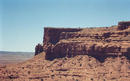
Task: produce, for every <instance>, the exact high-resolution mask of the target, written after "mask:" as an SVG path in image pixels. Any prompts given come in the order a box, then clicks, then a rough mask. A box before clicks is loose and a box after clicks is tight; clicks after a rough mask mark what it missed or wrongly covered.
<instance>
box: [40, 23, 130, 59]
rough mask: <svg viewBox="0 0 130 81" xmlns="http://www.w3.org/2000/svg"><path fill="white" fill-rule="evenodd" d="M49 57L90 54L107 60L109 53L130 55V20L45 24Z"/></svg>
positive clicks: (45, 45) (112, 54) (114, 55)
mask: <svg viewBox="0 0 130 81" xmlns="http://www.w3.org/2000/svg"><path fill="white" fill-rule="evenodd" d="M42 49H43V50H44V51H45V52H46V56H45V58H46V59H48V60H53V59H55V58H62V57H74V56H76V55H89V56H93V57H95V58H97V59H98V60H100V61H104V60H105V58H107V57H110V56H111V57H117V56H126V57H128V58H129V57H130V22H119V24H118V26H114V27H113V26H112V27H98V28H82V29H76V28H44V39H43V48H42Z"/></svg>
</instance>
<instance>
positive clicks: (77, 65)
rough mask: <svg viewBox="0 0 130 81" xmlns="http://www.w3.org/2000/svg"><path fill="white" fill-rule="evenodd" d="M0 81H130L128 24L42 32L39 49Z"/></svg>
mask: <svg viewBox="0 0 130 81" xmlns="http://www.w3.org/2000/svg"><path fill="white" fill-rule="evenodd" d="M0 81H130V21H122V22H119V23H118V25H115V26H111V27H95V28H94V27H91V28H51V27H45V28H44V38H43V45H41V44H38V45H37V46H36V47H35V56H34V57H33V58H32V59H30V60H27V61H25V62H22V63H18V64H13V65H12V64H11V65H1V66H0Z"/></svg>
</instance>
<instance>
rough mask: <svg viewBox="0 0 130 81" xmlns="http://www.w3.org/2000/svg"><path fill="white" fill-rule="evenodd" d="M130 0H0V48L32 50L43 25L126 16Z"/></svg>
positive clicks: (87, 23) (108, 21)
mask: <svg viewBox="0 0 130 81" xmlns="http://www.w3.org/2000/svg"><path fill="white" fill-rule="evenodd" d="M129 4H130V0H0V50H7V51H34V48H35V45H36V44H37V43H42V41H43V28H44V27H47V26H48V27H99V26H102V27H103V26H111V25H117V23H118V21H128V20H130V5H129Z"/></svg>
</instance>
